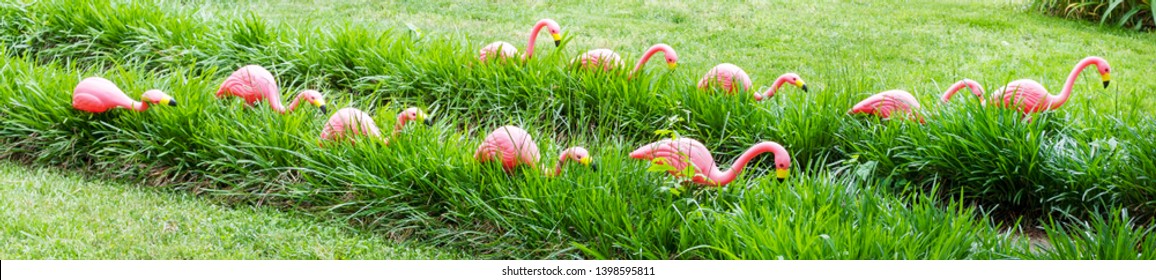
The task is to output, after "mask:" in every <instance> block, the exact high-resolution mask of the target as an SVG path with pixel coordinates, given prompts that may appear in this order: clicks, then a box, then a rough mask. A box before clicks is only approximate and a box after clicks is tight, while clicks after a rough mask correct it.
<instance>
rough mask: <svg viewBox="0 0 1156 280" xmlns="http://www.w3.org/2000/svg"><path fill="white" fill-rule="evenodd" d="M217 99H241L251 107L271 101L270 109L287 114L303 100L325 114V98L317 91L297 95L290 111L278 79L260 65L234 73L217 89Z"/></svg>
mask: <svg viewBox="0 0 1156 280" xmlns="http://www.w3.org/2000/svg"><path fill="white" fill-rule="evenodd" d="M216 96H217V98H226V97H228V96H235V97H240V98H241V99H244V100H245V104H246V105H248V106H249V107H252V106H254V104H256V103H257V102H258V101H262V100H269V107H271V108H273V110H274V111H277V112H278V113H282V114H284V113H287V112H290V111H293V110H295V109H297V105H298V104H299V103H300V102H301V100H302V99H305V101H308V102H310V103H312V104H313V105H315V106H317V107H318V108H320V109H321V112H322V113H325V111H326V110H325V97H324V96H323V95H321V93H320V92H317V91H315V90H303V91H301V93H299V94H297V97H296V98H294V99H293V102H292V103H290V104H289V108H288V110H286V108H285V106H284V105H282V104H281V91H280V89H279V88H278V87H277V79H276V78H274V77H273V74H272V73H269V70H266V69H265V68H264V67H261V66H258V65H245V66H243V67H241V68H240V69H237V70H236V71H233V73H232V74H230V75H229V77H228V78H226V79H225V81H224V82H222V83H221V86H220V87H219V88H217V93H216Z"/></svg>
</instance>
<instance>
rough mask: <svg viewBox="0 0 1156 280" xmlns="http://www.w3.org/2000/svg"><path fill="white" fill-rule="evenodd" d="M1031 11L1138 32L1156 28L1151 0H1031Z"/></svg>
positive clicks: (1155, 9) (1155, 13) (1155, 15)
mask: <svg viewBox="0 0 1156 280" xmlns="http://www.w3.org/2000/svg"><path fill="white" fill-rule="evenodd" d="M1031 8H1032V9H1034V10H1037V11H1041V12H1045V13H1049V14H1052V15H1056V16H1061V17H1065V18H1077V19H1087V20H1094V21H1099V22H1100V24H1110V25H1114V26H1119V27H1127V28H1132V29H1137V30H1153V29H1156V6H1153V5H1152V2H1151V1H1150V0H1034V1H1032V2H1031Z"/></svg>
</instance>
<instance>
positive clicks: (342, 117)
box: [318, 107, 431, 145]
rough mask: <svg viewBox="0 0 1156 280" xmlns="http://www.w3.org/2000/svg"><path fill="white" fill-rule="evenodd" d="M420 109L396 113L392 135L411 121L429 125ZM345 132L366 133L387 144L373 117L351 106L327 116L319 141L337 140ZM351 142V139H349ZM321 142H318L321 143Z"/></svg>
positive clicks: (395, 134) (414, 108)
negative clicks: (395, 122) (327, 120)
mask: <svg viewBox="0 0 1156 280" xmlns="http://www.w3.org/2000/svg"><path fill="white" fill-rule="evenodd" d="M427 117H428V116H427V115H426V114H425V112H423V111H422V110H421V109H418V108H417V107H410V108H408V109H405V111H401V113H398V114H397V124H395V125H394V126H393V137H397V135H398V134H399V133H401V130H402V128H405V125H406V124H407V123H409V122H411V121H420V122H424V123H425V124H426V125H430V122H431V121H430V119H428V118H427ZM346 132H349V133H351V134H353V135H368V136H372V137H375V138H377V139H380V140H381V141H382V143H383V144H385V145H389V139H386V138H385V137H382V136H381V130H379V129H378V128H377V123H375V122H374V121H373V117H371V116H369V114H366V113H365V112H362V111H361V110H358V109H357V108H353V107H345V108H341V110H337V113H335V114H333V116H332V117H329V122H327V123H325V127H324V128H322V130H321V141H330V140H338V139H341V138H344V137H345V134H346ZM349 141H350V142H353V139H349ZM321 144H322V142H318V145H321Z"/></svg>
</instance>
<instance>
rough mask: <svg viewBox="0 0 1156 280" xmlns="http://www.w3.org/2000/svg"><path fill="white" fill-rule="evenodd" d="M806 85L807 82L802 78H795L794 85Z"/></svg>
mask: <svg viewBox="0 0 1156 280" xmlns="http://www.w3.org/2000/svg"><path fill="white" fill-rule="evenodd" d="M806 85H807V83H804V82H803V79H798V80H795V86H797V87H803V86H806Z"/></svg>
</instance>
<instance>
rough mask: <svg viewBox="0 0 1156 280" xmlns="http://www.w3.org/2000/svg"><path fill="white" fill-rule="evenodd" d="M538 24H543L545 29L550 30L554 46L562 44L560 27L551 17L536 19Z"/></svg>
mask: <svg viewBox="0 0 1156 280" xmlns="http://www.w3.org/2000/svg"><path fill="white" fill-rule="evenodd" d="M538 24H545V25H546V31H547V32H550V36H551V37H554V46H555V47H557V46H561V45H562V27H561V26H559V25H558V22H555V21H554V20H552V19H548V18H544V19H542V20H539V21H538Z"/></svg>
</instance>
